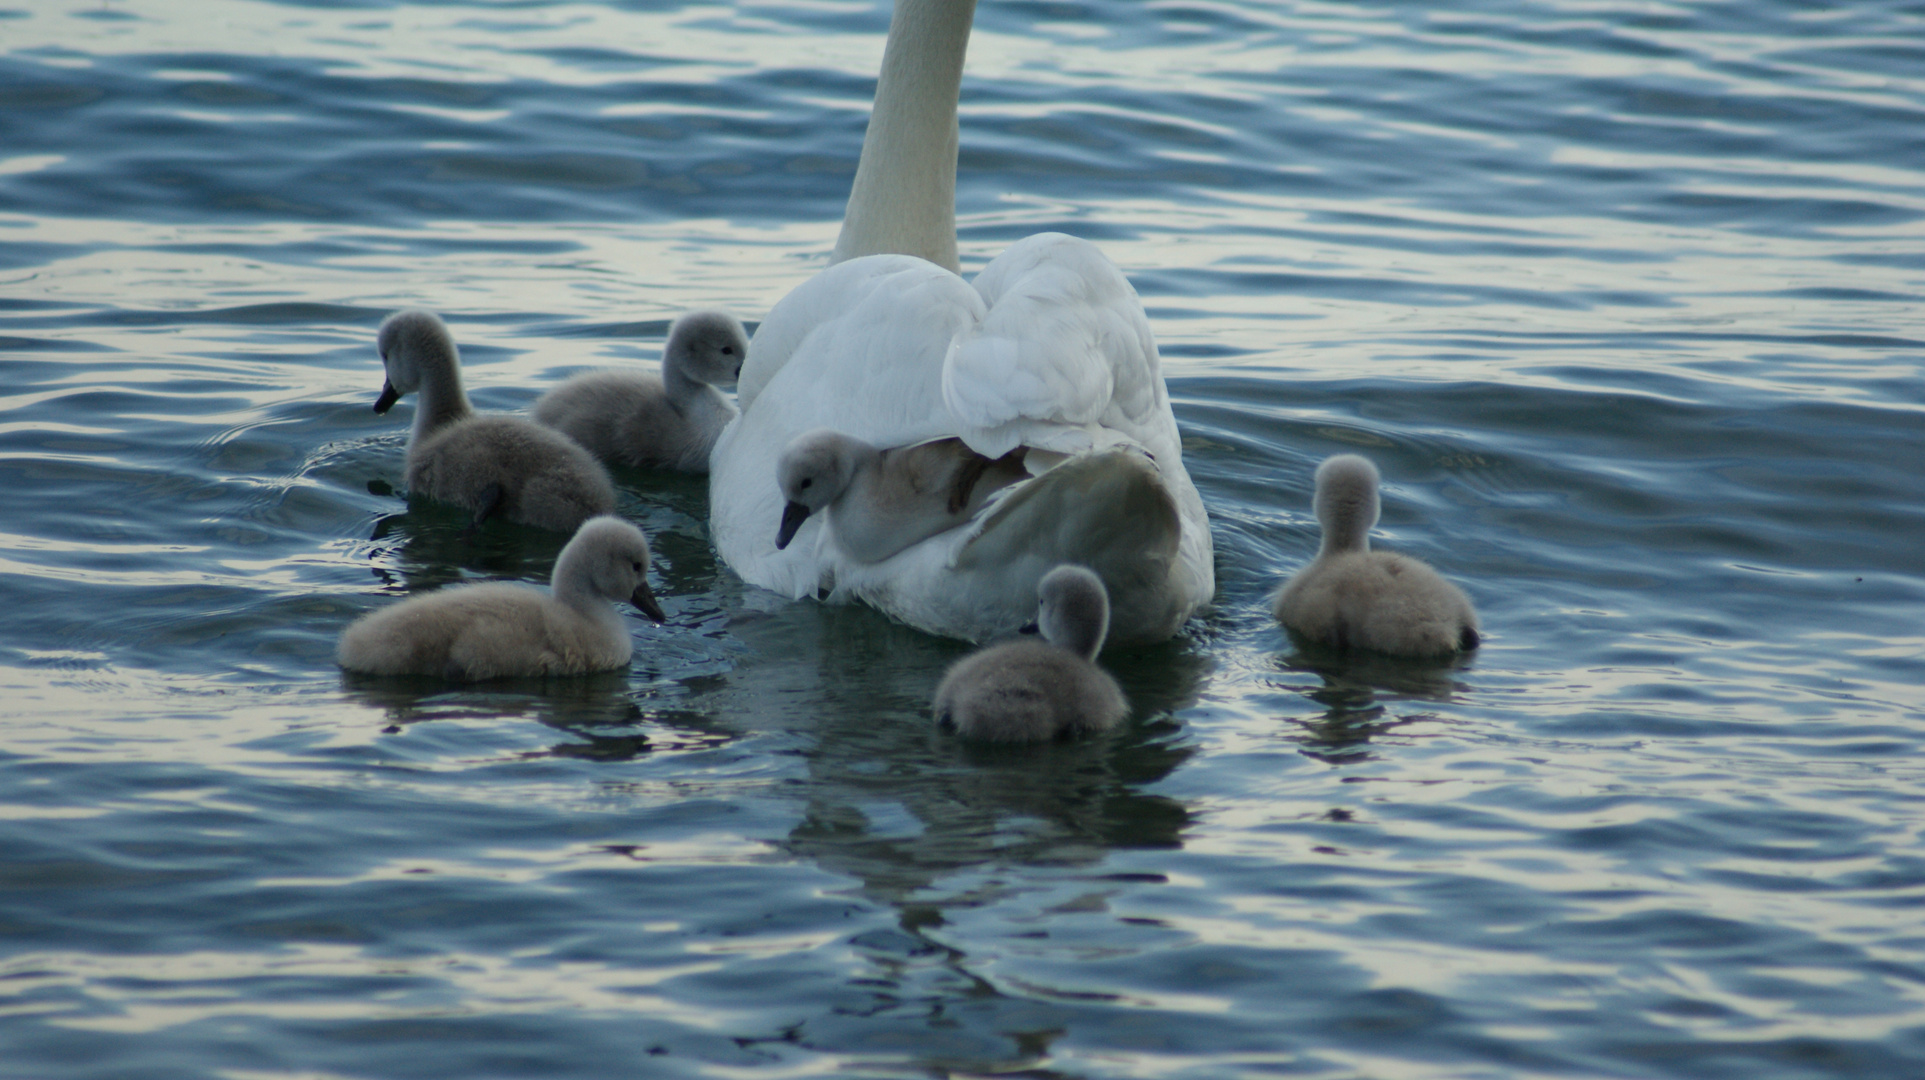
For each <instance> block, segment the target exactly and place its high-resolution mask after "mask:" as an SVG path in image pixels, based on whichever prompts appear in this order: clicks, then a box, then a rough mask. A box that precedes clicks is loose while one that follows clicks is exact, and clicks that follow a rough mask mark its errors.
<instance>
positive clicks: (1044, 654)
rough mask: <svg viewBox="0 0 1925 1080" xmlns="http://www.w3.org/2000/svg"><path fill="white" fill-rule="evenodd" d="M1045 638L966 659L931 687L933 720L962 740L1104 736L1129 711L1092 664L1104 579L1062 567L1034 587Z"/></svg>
mask: <svg viewBox="0 0 1925 1080" xmlns="http://www.w3.org/2000/svg"><path fill="white" fill-rule="evenodd" d="M1036 595H1037V598H1038V599H1039V600H1040V601H1041V604H1040V607H1039V610H1038V612H1037V616H1036V624H1037V627H1038V629H1040V630H1041V632H1042V635H1043V640H1042V641H1035V640H1027V641H1012V642H1008V643H1006V644H1003V645H993V646H991V647H989V648H987V649H984V650H982V651H980V652H977V653H972V654H970V655H969V656H965V657H963V658H962V659H961V660H959V661H957V662H956V664H955V666H953V667H951V668H950V669H949V673H948V674H947V675H944V676H943V679H942V684H941V685H940V686H938V687H937V688H936V701H935V713H936V723H938V724H939V725H941V726H943V727H945V728H952V729H954V730H955V732H956V733H957V734H959V735H961V736H963V737H964V738H967V739H980V740H983V741H986V742H1001V743H1019V742H1042V741H1044V740H1047V739H1054V738H1057V737H1059V736H1062V735H1068V734H1081V733H1084V732H1092V731H1104V730H1106V729H1108V728H1112V727H1115V726H1116V725H1117V724H1118V723H1120V722H1121V721H1122V720H1123V719H1124V718H1125V717H1127V716H1129V714H1130V704H1129V701H1128V699H1126V698H1125V697H1124V696H1123V690H1122V688H1121V687H1119V686H1117V685H1116V680H1115V679H1114V678H1113V677H1111V675H1110V673H1109V672H1107V671H1104V670H1103V669H1102V668H1100V667H1097V666H1096V654H1097V652H1098V651H1099V650H1101V649H1102V647H1103V638H1104V637H1105V636H1107V635H1108V634H1109V627H1110V598H1109V593H1108V592H1107V591H1106V590H1105V589H1104V588H1103V579H1101V578H1099V577H1097V576H1096V574H1095V573H1093V572H1091V571H1090V570H1088V569H1085V568H1084V567H1081V566H1059V567H1057V568H1056V569H1054V570H1051V571H1050V572H1049V573H1047V574H1045V575H1043V580H1042V582H1041V583H1040V584H1038V585H1037V586H1036Z"/></svg>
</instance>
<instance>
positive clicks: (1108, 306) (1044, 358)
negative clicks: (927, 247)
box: [942, 233, 1176, 456]
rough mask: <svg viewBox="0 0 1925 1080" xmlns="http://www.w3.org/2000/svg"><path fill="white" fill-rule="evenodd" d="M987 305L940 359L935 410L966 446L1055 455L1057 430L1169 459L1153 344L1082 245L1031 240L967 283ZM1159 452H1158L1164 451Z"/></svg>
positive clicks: (1122, 293) (1091, 248)
mask: <svg viewBox="0 0 1925 1080" xmlns="http://www.w3.org/2000/svg"><path fill="white" fill-rule="evenodd" d="M974 285H975V288H976V291H977V292H978V293H980V294H981V295H982V297H983V300H984V302H985V303H986V304H987V305H988V311H987V313H986V314H985V315H984V317H983V320H982V322H981V324H980V325H979V326H977V327H975V328H973V330H968V331H965V333H964V334H963V335H962V336H960V337H959V338H958V339H957V340H956V342H955V344H954V345H952V346H951V348H950V350H949V354H948V356H947V357H945V360H944V364H943V381H942V391H943V403H944V405H945V406H946V407H947V408H948V409H949V411H950V412H951V413H952V414H953V415H954V416H955V418H956V420H957V423H958V426H959V427H960V429H961V430H962V431H963V433H964V438H965V439H967V440H968V442H969V444H970V446H971V448H973V449H975V450H976V451H978V452H980V453H983V454H989V455H991V456H996V455H1000V454H1003V453H1006V452H1008V451H1009V450H1011V449H1013V448H1014V447H1015V446H1017V445H1018V444H1028V445H1050V446H1052V447H1054V448H1058V449H1064V450H1076V449H1089V447H1088V446H1077V445H1074V443H1075V442H1076V441H1080V440H1071V444H1070V445H1059V444H1063V443H1064V442H1065V438H1064V433H1063V431H1062V430H1061V429H1065V428H1068V429H1083V430H1085V431H1088V430H1090V429H1092V428H1093V427H1102V428H1107V429H1111V430H1114V431H1121V432H1123V433H1125V434H1127V435H1129V436H1130V437H1131V438H1133V439H1135V440H1137V441H1139V442H1141V443H1143V444H1144V445H1145V446H1146V447H1148V448H1149V449H1150V451H1151V452H1152V453H1167V452H1171V451H1173V450H1175V448H1176V444H1175V442H1174V440H1175V437H1176V431H1175V424H1174V422H1173V421H1172V420H1171V419H1170V416H1169V409H1168V406H1167V398H1166V397H1165V394H1164V390H1163V377H1162V371H1161V368H1160V365H1159V363H1158V360H1157V354H1156V339H1155V337H1154V335H1153V334H1152V333H1151V330H1150V323H1149V318H1148V316H1146V315H1145V314H1144V312H1143V304H1142V302H1141V301H1140V300H1138V299H1137V296H1136V290H1135V289H1133V288H1132V287H1131V286H1130V283H1129V281H1128V279H1126V278H1124V276H1123V274H1122V272H1121V271H1119V270H1117V268H1116V266H1115V265H1114V264H1112V263H1111V262H1110V261H1109V260H1108V259H1107V258H1105V257H1104V256H1103V253H1102V252H1101V251H1100V250H1098V249H1097V247H1096V246H1095V245H1094V244H1091V243H1089V242H1087V241H1084V240H1079V239H1077V238H1075V237H1072V236H1066V235H1064V234H1062V233H1038V234H1037V235H1035V236H1031V237H1027V238H1025V239H1024V240H1021V241H1019V242H1018V243H1016V244H1014V245H1012V246H1011V247H1010V249H1009V250H1008V251H1005V252H1004V253H1003V254H1002V255H1001V256H999V257H998V258H997V259H996V260H995V261H994V262H991V263H990V264H989V265H988V266H986V267H984V268H983V271H982V273H980V274H978V275H977V276H976V280H975V282H974ZM1166 444H1167V445H1166Z"/></svg>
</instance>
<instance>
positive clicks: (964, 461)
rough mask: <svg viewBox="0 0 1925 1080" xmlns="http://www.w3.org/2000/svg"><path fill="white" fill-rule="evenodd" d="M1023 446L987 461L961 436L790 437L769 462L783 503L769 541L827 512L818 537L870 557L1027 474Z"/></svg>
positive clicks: (781, 543)
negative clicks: (901, 441) (885, 442)
mask: <svg viewBox="0 0 1925 1080" xmlns="http://www.w3.org/2000/svg"><path fill="white" fill-rule="evenodd" d="M1022 456H1023V455H1022V451H1021V450H1015V451H1011V452H1010V453H1009V454H1008V455H1006V456H1004V457H1002V458H998V459H996V460H993V461H992V460H990V459H989V458H986V457H984V456H982V455H981V454H978V453H976V452H975V451H974V450H971V449H969V447H967V446H965V445H963V441H962V440H961V439H938V440H936V441H934V442H926V443H917V444H916V445H914V446H902V447H897V448H895V449H892V450H878V449H876V448H875V447H873V446H871V445H869V444H868V443H866V442H863V441H862V440H861V439H856V438H851V437H850V436H848V435H844V434H842V433H841V432H836V431H829V430H827V429H820V430H816V431H811V432H807V433H805V434H802V435H798V436H796V439H795V441H794V442H792V443H790V444H789V448H788V449H787V450H784V451H783V452H782V458H781V460H780V461H778V462H776V484H777V486H778V487H780V488H781V489H782V497H783V498H784V499H786V500H787V504H786V505H785V506H784V507H783V510H782V522H781V525H780V526H779V527H778V529H777V531H776V537H775V546H776V547H777V548H786V547H788V546H789V542H790V541H791V540H793V539H794V538H795V535H796V532H797V530H799V529H800V528H801V527H802V524H803V522H805V521H806V520H808V518H809V517H810V516H811V515H813V514H814V513H815V512H817V511H819V510H821V511H826V514H825V515H824V516H825V517H826V518H827V519H828V521H827V526H828V527H827V530H826V532H825V533H824V536H825V538H826V540H827V542H830V543H833V544H834V545H835V546H836V548H837V550H838V551H839V552H840V553H841V555H842V556H843V557H844V558H847V559H850V560H853V561H855V562H859V563H874V562H881V561H882V560H884V559H886V558H888V557H889V556H891V555H894V554H895V553H896V552H898V551H901V550H902V549H904V548H906V547H908V546H910V545H911V544H915V543H917V542H919V541H921V540H924V539H927V538H928V537H931V536H934V535H936V534H937V533H939V532H942V531H943V530H945V529H953V528H955V527H956V526H958V525H962V524H965V523H967V522H968V521H969V519H970V518H971V517H972V516H974V514H975V513H976V511H977V509H979V508H980V507H981V506H982V505H983V503H984V502H985V501H986V500H987V499H988V498H989V496H990V495H992V494H994V493H995V492H997V491H999V490H1001V489H1002V488H1005V487H1008V486H1009V485H1010V484H1013V483H1016V482H1018V481H1021V480H1026V479H1028V478H1029V474H1028V473H1027V472H1025V471H1024V470H1023V463H1022Z"/></svg>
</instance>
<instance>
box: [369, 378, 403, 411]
mask: <svg viewBox="0 0 1925 1080" xmlns="http://www.w3.org/2000/svg"><path fill="white" fill-rule="evenodd" d="M400 400H401V392H400V391H399V390H396V389H395V388H394V384H393V383H391V382H387V381H386V380H383V381H382V383H381V396H380V397H378V398H376V399H374V415H376V416H380V415H381V414H382V413H385V412H387V411H388V410H389V409H392V408H394V403H395V402H397V401H400Z"/></svg>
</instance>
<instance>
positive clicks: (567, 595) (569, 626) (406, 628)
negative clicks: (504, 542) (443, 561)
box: [335, 516, 666, 682]
mask: <svg viewBox="0 0 1925 1080" xmlns="http://www.w3.org/2000/svg"><path fill="white" fill-rule="evenodd" d="M553 585H554V587H553V591H552V595H544V594H543V593H542V592H541V591H540V590H538V589H533V588H530V587H528V586H525V585H511V584H508V583H506V582H485V583H482V584H476V585H457V586H453V587H451V588H446V589H439V590H437V591H435V592H431V593H424V594H422V595H420V596H411V597H409V598H408V599H406V600H403V601H401V602H400V603H398V604H395V605H394V606H392V607H387V608H382V609H381V610H380V611H376V612H371V613H370V614H367V615H364V616H362V617H361V618H360V619H358V620H356V621H355V622H354V624H353V625H351V626H349V627H348V628H347V630H346V631H344V632H343V633H342V634H341V643H340V645H339V647H338V648H337V649H336V651H335V659H336V660H337V661H338V662H339V663H340V665H341V666H342V667H344V668H346V669H347V670H349V671H358V672H363V673H365V674H370V675H440V676H442V677H444V678H448V679H453V680H457V681H462V682H470V681H475V680H480V679H497V678H503V677H507V676H514V675H580V674H584V673H586V672H590V671H607V670H610V669H613V668H619V667H624V666H626V665H627V664H628V658H629V656H630V655H631V654H632V652H633V649H634V645H633V642H632V641H631V640H630V638H629V635H628V627H627V626H626V625H624V624H623V622H622V619H621V617H620V616H619V615H617V614H616V613H615V609H614V608H611V607H609V606H608V605H609V601H613V600H627V601H628V602H629V603H631V604H634V605H635V606H636V607H638V608H640V609H641V610H642V613H643V614H645V615H647V616H648V617H649V618H651V619H654V620H655V621H656V622H662V621H663V620H664V619H665V618H666V616H664V615H663V614H662V607H661V605H660V604H658V603H656V601H655V593H654V592H653V591H652V590H651V589H649V587H648V541H647V540H646V539H645V538H644V537H643V536H642V530H640V529H638V528H636V527H635V526H633V525H630V524H629V523H628V522H626V521H623V520H622V519H620V518H617V517H613V516H607V517H597V518H591V519H589V520H588V521H587V522H585V523H584V524H583V525H582V527H581V528H580V529H578V530H576V532H575V537H574V539H572V540H570V541H568V546H566V547H564V548H562V549H561V555H560V556H559V557H558V558H557V559H556V560H555V573H554V578H553Z"/></svg>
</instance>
